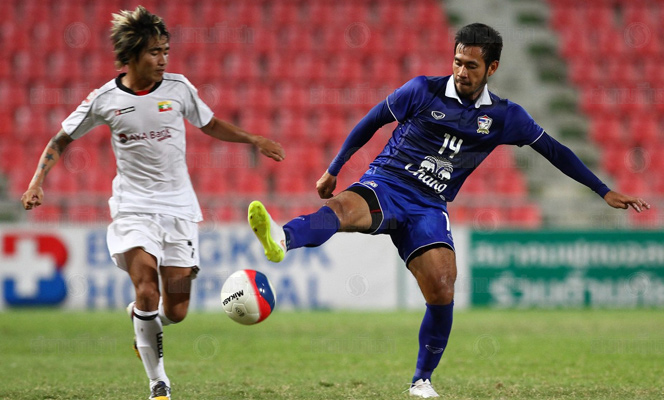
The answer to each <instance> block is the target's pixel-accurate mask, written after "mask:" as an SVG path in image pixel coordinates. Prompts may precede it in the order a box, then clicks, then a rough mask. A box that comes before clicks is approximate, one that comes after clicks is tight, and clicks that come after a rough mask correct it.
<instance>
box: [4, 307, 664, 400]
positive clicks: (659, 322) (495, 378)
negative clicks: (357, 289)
mask: <svg viewBox="0 0 664 400" xmlns="http://www.w3.org/2000/svg"><path fill="white" fill-rule="evenodd" d="M421 315H422V313H419V312H415V313H414V312H393V313H352V312H278V311H277V312H276V313H275V314H274V315H272V316H271V317H270V318H268V319H267V320H266V321H264V322H263V323H261V324H259V325H256V326H249V327H247V326H241V325H238V324H236V323H234V322H232V321H231V320H230V319H228V318H227V317H226V316H224V315H222V314H207V313H206V314H201V313H192V314H190V315H189V316H188V317H187V319H186V320H185V321H184V322H183V323H181V324H178V325H175V326H169V327H166V328H165V333H164V351H165V357H166V369H167V372H168V374H169V377H170V378H171V381H172V387H173V399H176V400H177V399H206V400H207V399H210V400H227V399H307V400H309V399H406V398H408V397H407V395H406V394H404V393H402V392H403V391H404V390H405V389H406V388H407V387H408V383H409V382H410V378H411V375H412V373H413V369H414V364H415V357H416V352H417V332H418V329H419V324H420V320H421ZM132 337H133V330H132V329H131V324H130V322H129V320H128V318H127V316H126V314H125V313H124V312H122V311H115V312H63V311H58V310H19V311H8V312H5V313H2V314H0V399H12V400H23V399H26V400H27V399H30V400H33V399H123V400H126V399H145V398H147V396H148V391H147V380H146V378H145V373H144V370H143V367H142V364H141V363H140V361H139V360H138V359H137V358H136V357H135V355H134V354H133V350H132V348H131V341H132ZM433 382H434V386H435V387H436V389H437V390H438V392H439V393H441V395H443V398H449V399H620V400H624V399H661V398H663V397H664V317H662V313H661V311H656V310H631V311H608V310H582V311H554V310H549V311H507V310H473V311H468V312H457V313H456V314H455V322H454V328H453V329H452V336H451V338H450V344H449V346H448V349H447V350H446V352H445V355H444V356H443V361H442V363H441V365H440V367H439V368H438V370H437V371H436V373H435V374H434V377H433Z"/></svg>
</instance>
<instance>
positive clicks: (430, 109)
mask: <svg viewBox="0 0 664 400" xmlns="http://www.w3.org/2000/svg"><path fill="white" fill-rule="evenodd" d="M502 46H503V43H502V38H501V36H500V34H499V33H498V32H496V31H495V30H494V29H493V28H491V27H489V26H486V25H483V24H477V23H476V24H471V25H468V26H465V27H463V28H461V29H460V30H459V31H458V32H457V34H456V37H455V45H454V64H453V74H452V75H450V76H443V77H425V76H419V77H416V78H414V79H412V80H410V81H409V82H407V83H406V84H405V85H403V86H402V87H401V88H399V89H397V90H396V91H395V92H394V93H392V94H390V95H389V96H388V97H387V99H386V100H385V101H382V102H381V103H379V104H378V105H376V106H375V107H374V108H373V109H372V110H371V111H369V113H368V114H367V115H366V116H365V117H364V118H363V119H362V120H361V121H360V122H359V123H358V124H357V125H356V126H355V128H354V129H353V130H352V131H351V132H350V134H349V135H348V138H347V139H346V141H345V142H344V144H343V145H342V147H341V150H340V151H339V153H338V154H337V156H336V157H335V158H334V160H333V161H332V163H331V164H330V166H329V168H328V169H327V171H326V172H325V173H324V174H323V176H322V177H321V178H320V179H319V180H318V182H317V183H316V188H317V190H318V194H319V195H320V197H321V198H325V199H328V198H329V199H330V200H329V201H328V202H327V203H326V205H325V206H323V207H322V208H321V209H319V210H318V211H317V212H316V213H313V214H310V215H305V216H301V217H298V218H295V219H293V220H291V221H290V222H288V223H287V224H286V225H285V226H284V227H283V228H282V227H280V226H279V225H277V224H275V223H274V221H272V219H271V217H270V215H269V214H268V212H267V211H266V210H265V208H264V207H263V205H262V204H261V203H260V202H258V201H254V202H252V203H251V204H250V206H249V223H250V225H251V227H252V229H253V230H254V232H255V234H256V236H257V237H258V239H259V240H260V242H261V244H262V245H263V247H264V248H265V254H266V256H267V258H268V259H269V260H270V261H274V262H279V261H281V260H282V259H283V257H284V255H285V253H286V251H288V250H293V249H296V248H299V247H303V246H319V245H321V244H323V243H324V242H325V241H327V240H328V239H329V238H330V237H332V235H334V234H335V233H336V232H340V231H341V232H363V233H369V234H388V235H390V236H391V238H392V241H393V242H394V244H395V246H396V247H397V249H398V251H399V254H400V256H401V257H402V258H403V260H404V261H405V263H406V266H407V267H408V269H409V270H410V272H411V273H412V274H413V276H414V277H415V279H416V280H417V282H418V284H419V287H420V289H421V290H422V294H423V295H424V299H425V300H426V312H425V314H424V319H423V321H422V325H421V327H420V332H419V353H418V357H417V364H416V369H415V374H414V376H413V380H412V384H411V387H410V389H409V392H410V394H411V395H412V396H415V397H420V398H429V397H438V394H437V393H436V391H435V390H434V388H433V386H432V385H431V380H430V379H431V374H432V372H433V371H434V369H435V368H436V367H437V366H438V363H439V361H440V359H441V356H442V355H443V351H444V350H445V347H446V346H447V341H448V337H449V334H450V330H451V328H452V309H453V307H454V282H455V279H456V263H455V254H454V242H453V239H452V233H451V229H450V218H449V216H448V213H447V203H448V202H450V201H452V200H454V197H455V196H456V194H457V192H458V191H459V189H460V188H461V185H462V184H463V182H464V181H465V180H466V178H467V177H468V176H469V175H470V174H471V173H472V172H473V171H474V170H475V168H476V167H477V166H478V165H479V164H480V163H481V162H482V160H484V159H485V158H486V157H487V156H488V155H489V153H491V151H493V150H494V149H495V148H496V147H497V146H499V145H502V144H512V145H517V146H524V145H528V146H530V147H532V148H533V149H534V150H535V151H537V152H538V153H540V154H541V155H542V156H544V157H545V158H547V159H548V160H549V161H550V162H551V163H552V164H553V165H554V166H556V167H557V168H558V169H560V170H561V171H562V172H563V173H565V174H566V175H568V176H569V177H571V178H572V179H575V180H576V181H578V182H580V183H582V184H584V185H586V186H587V187H589V188H590V189H591V190H593V191H594V192H595V193H597V194H598V195H599V196H601V197H602V198H604V200H605V201H606V202H607V203H608V205H610V206H611V207H614V208H623V209H626V208H628V207H630V206H631V207H633V208H634V209H635V210H636V211H637V212H641V211H643V210H645V209H648V208H650V205H649V204H648V203H647V202H645V201H644V200H643V199H640V198H637V197H632V196H627V195H623V194H620V193H617V192H614V191H611V190H610V189H609V188H608V187H607V186H606V185H605V184H604V183H602V181H601V180H600V179H599V178H597V177H596V176H595V175H594V174H593V173H592V172H591V171H590V170H589V169H588V168H587V167H586V166H585V165H584V164H583V163H582V162H581V160H579V158H577V157H576V156H575V155H574V153H573V152H572V151H571V150H570V149H568V148H567V147H565V146H563V145H562V144H560V143H558V142H557V141H556V140H555V139H553V138H552V137H551V136H549V135H548V134H547V133H546V132H545V131H544V129H542V128H541V127H540V126H539V125H538V124H537V123H535V121H534V120H533V119H532V117H531V116H530V115H528V113H527V112H526V111H525V110H524V109H523V108H522V107H521V106H519V105H518V104H515V103H513V102H511V101H509V100H505V99H501V98H499V97H498V96H496V95H495V94H493V93H491V92H489V90H488V87H487V80H488V78H489V77H490V76H491V75H493V74H494V73H495V72H496V70H497V69H498V65H499V61H500V53H501V50H502ZM393 121H397V122H398V125H397V127H396V129H395V130H394V132H393V133H392V137H391V138H390V140H389V141H388V143H387V145H386V146H385V148H384V149H383V151H382V152H381V153H380V154H379V155H378V156H377V157H376V159H375V160H374V161H373V162H372V163H371V164H370V166H369V169H368V171H367V172H366V173H365V174H364V175H363V176H362V177H361V178H360V181H359V182H358V183H355V184H353V185H351V186H350V187H349V188H347V189H346V190H345V191H343V192H341V193H339V194H337V195H336V196H334V197H332V192H333V191H334V190H335V186H336V181H337V178H336V177H337V174H339V172H340V170H341V168H342V166H343V165H344V163H345V162H346V161H348V159H349V158H350V157H351V156H352V154H353V153H354V152H355V151H357V150H358V149H359V148H360V147H362V146H363V145H364V144H365V143H366V142H367V141H368V140H369V139H370V138H371V137H372V135H373V134H374V133H375V132H376V131H377V130H378V129H379V128H380V127H382V126H383V125H385V124H387V123H390V122H393Z"/></svg>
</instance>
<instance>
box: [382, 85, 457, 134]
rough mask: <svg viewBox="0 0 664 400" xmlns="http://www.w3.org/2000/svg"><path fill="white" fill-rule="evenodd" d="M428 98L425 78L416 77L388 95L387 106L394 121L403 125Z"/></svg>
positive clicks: (427, 86)
mask: <svg viewBox="0 0 664 400" xmlns="http://www.w3.org/2000/svg"><path fill="white" fill-rule="evenodd" d="M450 79H451V78H450ZM429 97H430V95H429V82H428V80H427V78H426V76H418V77H416V78H413V79H411V80H409V81H408V82H406V83H405V84H404V85H403V86H401V87H400V88H399V89H397V90H395V91H394V92H393V93H391V94H390V95H388V96H387V106H388V108H389V111H390V112H391V113H392V115H393V116H394V119H396V120H397V121H398V122H399V123H404V122H405V121H406V120H407V119H408V118H410V117H412V116H413V115H415V114H417V112H418V111H419V110H420V109H421V108H422V107H423V106H424V105H425V103H426V101H427V99H428V98H429Z"/></svg>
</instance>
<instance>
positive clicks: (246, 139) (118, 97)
mask: <svg viewBox="0 0 664 400" xmlns="http://www.w3.org/2000/svg"><path fill="white" fill-rule="evenodd" d="M112 23H113V25H112V28H111V40H112V42H113V46H114V52H115V59H116V66H117V67H119V68H122V67H125V66H126V67H127V72H126V73H122V74H120V75H119V76H118V77H117V78H115V79H113V80H111V81H109V82H108V83H106V84H105V85H104V86H102V87H101V88H99V89H97V90H95V91H93V92H92V93H91V94H90V95H89V96H88V98H87V99H85V100H84V101H83V102H82V103H81V105H80V106H78V108H77V109H76V110H75V111H74V112H73V113H72V114H71V115H70V116H69V117H68V118H67V119H66V120H65V121H64V122H63V123H62V129H61V130H60V131H59V132H58V133H57V134H56V135H55V136H54V137H53V138H52V139H51V140H50V142H49V143H48V145H47V146H46V148H45V149H44V152H43V153H42V155H41V158H40V160H39V166H38V167H37V171H36V173H35V176H34V177H33V179H32V181H31V182H30V184H29V187H28V190H27V191H26V192H25V193H24V194H23V196H22V199H21V200H22V203H23V206H24V208H25V209H26V210H31V209H33V208H34V207H37V206H39V205H40V204H42V202H43V198H44V192H43V190H42V183H43V182H44V178H45V177H46V175H47V173H48V171H49V170H50V169H51V168H52V167H53V166H54V165H55V164H56V162H57V161H58V159H59V158H60V157H61V155H62V152H63V151H64V150H65V148H66V147H67V145H69V144H70V143H71V142H72V141H73V140H75V139H78V138H80V137H81V136H83V135H85V134H86V133H87V132H88V131H90V130H91V129H92V128H94V127H95V126H98V125H101V124H106V125H108V126H109V127H110V128H111V143H112V146H113V151H114V153H115V157H116V160H117V176H116V177H115V179H113V195H112V197H111V198H110V200H109V205H110V210H111V217H112V218H113V222H112V223H111V224H110V226H109V227H108V235H107V241H108V247H109V251H110V253H111V255H112V258H113V261H114V262H115V263H116V265H117V266H118V267H120V268H122V269H124V270H125V271H127V273H129V276H130V277H131V280H132V282H133V284H134V288H135V290H136V301H135V302H134V303H133V304H131V305H130V306H131V307H130V311H132V310H133V313H132V321H133V324H134V332H135V334H136V343H135V346H136V350H137V354H138V355H139V357H140V358H141V360H142V362H143V365H144V367H145V371H146V373H147V375H148V378H149V380H150V399H161V400H163V399H170V386H171V385H170V381H169V379H168V377H167V375H166V373H165V371H164V363H163V352H162V326H163V325H167V324H171V323H177V322H180V321H182V320H183V319H184V318H185V316H186V314H187V309H188V306H189V287H190V284H191V279H193V278H194V277H195V273H196V271H197V270H198V263H199V256H198V252H199V249H198V228H197V222H199V221H201V220H202V215H201V210H200V207H199V204H198V201H197V199H196V195H195V193H194V190H193V188H192V185H191V181H190V179H189V174H188V171H187V165H186V160H185V125H184V118H186V119H187V120H188V121H189V122H190V123H192V124H193V125H195V126H196V127H198V128H200V129H201V130H202V131H203V132H204V133H205V134H207V135H209V136H212V137H213V138H216V139H219V140H222V141H227V142H239V143H248V144H251V145H254V146H256V148H257V149H258V150H259V151H260V152H261V153H262V154H263V155H265V156H267V157H270V158H272V159H274V160H276V161H281V160H283V158H284V151H283V149H282V147H281V145H280V144H279V143H276V142H274V141H272V140H269V139H267V138H265V137H262V136H257V135H252V134H249V133H247V132H245V131H243V130H242V129H240V128H238V127H236V126H233V125H232V124H229V123H227V122H224V121H221V120H219V119H217V118H216V117H214V115H213V113H212V111H211V110H210V108H209V107H208V106H207V105H206V104H205V103H203V101H201V99H200V98H199V96H198V93H197V91H196V89H195V88H194V86H193V85H192V84H191V83H190V82H189V81H188V80H187V79H186V78H185V77H184V76H182V75H179V74H169V73H166V72H165V71H166V66H167V64H168V53H169V33H168V30H167V29H166V25H165V23H164V21H163V20H162V19H161V18H160V17H158V16H156V15H153V14H151V13H150V12H149V11H147V10H146V9H145V8H143V7H140V6H139V7H138V8H136V10H135V11H121V12H120V13H119V14H114V15H113V21H112ZM159 276H161V280H162V288H161V289H162V290H161V291H160V288H159Z"/></svg>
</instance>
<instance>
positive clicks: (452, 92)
mask: <svg viewBox="0 0 664 400" xmlns="http://www.w3.org/2000/svg"><path fill="white" fill-rule="evenodd" d="M445 96H447V97H449V98H451V99H457V101H458V102H459V104H463V102H462V101H461V99H460V98H459V94H458V93H457V91H456V87H454V75H450V79H448V80H447V86H446V87H445ZM491 104H492V103H491V96H489V85H484V89H483V90H482V94H481V95H480V97H478V98H477V100H475V108H480V106H490V105H491Z"/></svg>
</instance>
